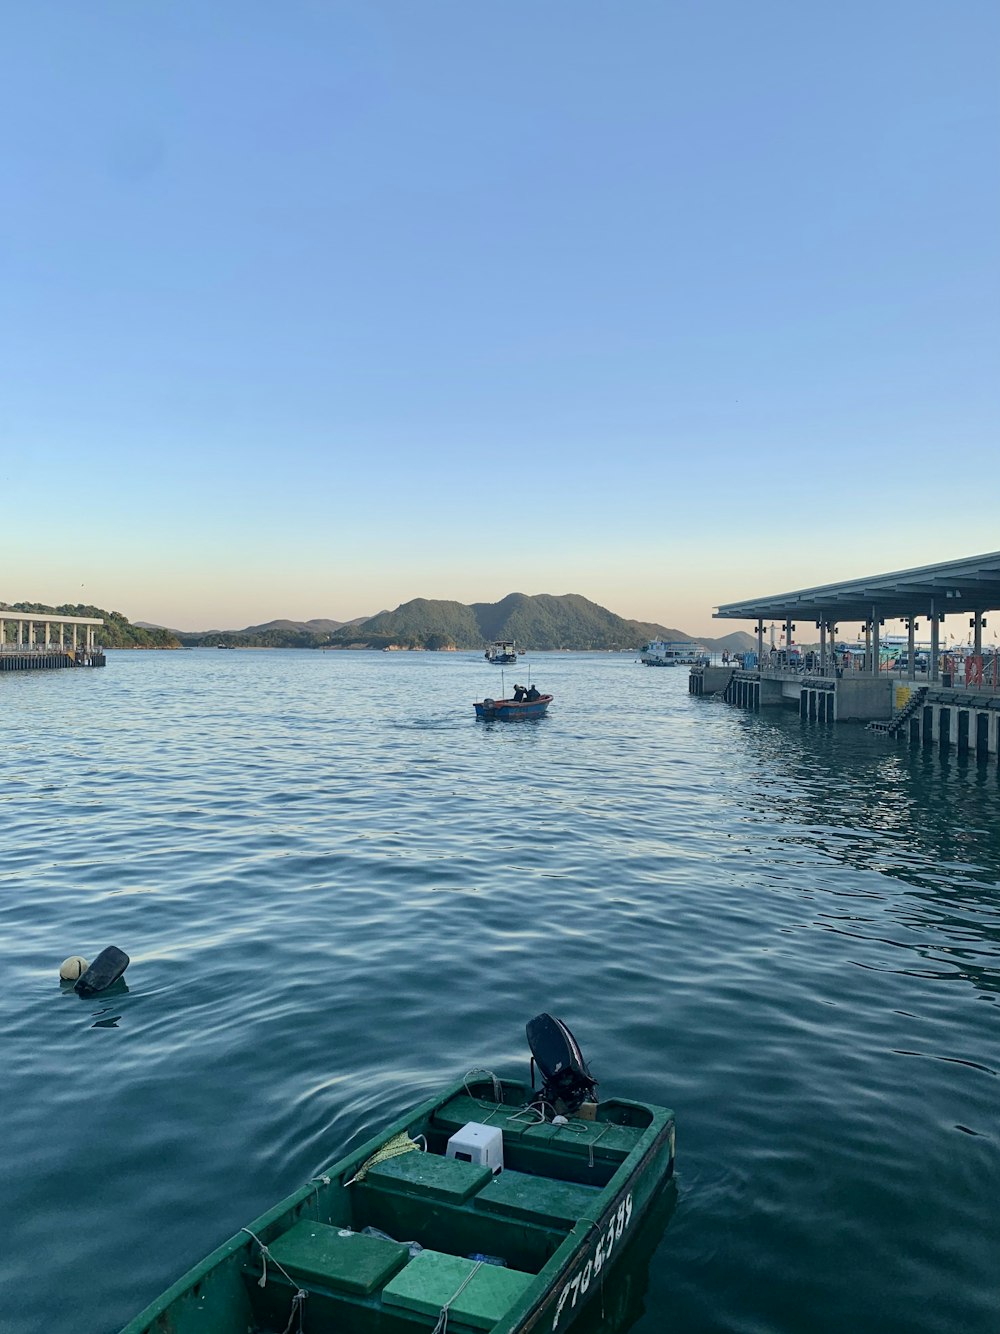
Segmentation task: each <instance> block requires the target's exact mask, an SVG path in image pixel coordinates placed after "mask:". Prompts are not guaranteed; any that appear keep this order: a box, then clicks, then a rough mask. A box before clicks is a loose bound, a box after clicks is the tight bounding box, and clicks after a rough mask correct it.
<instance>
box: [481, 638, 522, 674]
mask: <svg viewBox="0 0 1000 1334" xmlns="http://www.w3.org/2000/svg"><path fill="white" fill-rule="evenodd" d="M520 652H521V653H523V652H524V649H521V650H520ZM517 655H518V649H517V646H516V645H515V643H514V640H513V639H494V641H493V643H492V644H491V645H490V646H489V648H488V649H487V650H486V652H485V653H484V654H483V657H484V658H485V659H486V661H487V662H492V663H495V664H496V666H498V667H509V666H510V664H511V663H512V662H517Z"/></svg>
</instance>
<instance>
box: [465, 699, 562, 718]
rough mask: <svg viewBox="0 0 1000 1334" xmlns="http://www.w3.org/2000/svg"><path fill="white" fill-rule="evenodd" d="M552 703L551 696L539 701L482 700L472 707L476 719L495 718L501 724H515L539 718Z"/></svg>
mask: <svg viewBox="0 0 1000 1334" xmlns="http://www.w3.org/2000/svg"><path fill="white" fill-rule="evenodd" d="M551 703H552V696H551V695H542V696H541V697H540V698H539V699H533V700H520V701H518V700H514V699H484V700H479V701H477V702H476V703H475V704H474V705H473V707H474V708H475V710H476V717H477V718H495V719H497V720H499V721H500V722H502V723H511V722H517V721H518V720H519V719H521V718H540V717H541V716H542V714H543V713H544V712H545V710H546V709H547V708H548V707H549V705H550V704H551Z"/></svg>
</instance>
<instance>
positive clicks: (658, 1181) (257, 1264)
mask: <svg viewBox="0 0 1000 1334" xmlns="http://www.w3.org/2000/svg"><path fill="white" fill-rule="evenodd" d="M497 1084H499V1086H500V1095H499V1101H498V1100H497V1096H496V1084H495V1085H493V1087H492V1088H491V1085H490V1083H489V1081H486V1082H484V1083H478V1082H473V1084H472V1086H471V1088H470V1085H469V1083H468V1081H467V1080H462V1081H459V1082H456V1083H455V1084H453V1085H451V1086H450V1087H449V1088H447V1089H445V1090H443V1091H442V1092H441V1093H439V1094H438V1095H437V1097H436V1098H434V1099H431V1100H429V1101H428V1102H426V1103H424V1104H422V1105H421V1106H420V1107H417V1108H414V1109H413V1110H412V1111H411V1112H409V1113H408V1114H407V1115H406V1116H405V1117H401V1118H399V1119H398V1120H397V1121H396V1122H395V1123H393V1124H392V1125H390V1126H387V1127H385V1128H384V1129H383V1130H382V1131H381V1132H380V1134H379V1135H378V1136H376V1137H374V1138H373V1139H371V1140H369V1141H368V1142H367V1143H365V1144H363V1145H361V1146H360V1147H359V1148H357V1149H355V1150H354V1151H352V1152H351V1153H350V1154H349V1155H347V1156H346V1157H344V1158H342V1159H340V1160H339V1161H338V1162H336V1163H335V1164H334V1165H333V1166H332V1167H329V1168H327V1169H326V1170H325V1171H324V1172H323V1173H322V1174H321V1175H320V1176H318V1177H315V1178H313V1180H312V1181H311V1182H310V1183H308V1184H307V1185H306V1186H304V1187H302V1188H301V1189H300V1190H298V1191H296V1192H295V1194H293V1195H291V1196H289V1197H288V1198H287V1199H285V1200H284V1201H282V1202H281V1203H280V1204H278V1205H277V1206H276V1207H275V1208H273V1209H272V1210H270V1211H269V1212H268V1213H265V1214H263V1215H262V1216H261V1217H260V1218H258V1219H256V1220H255V1221H254V1222H253V1223H251V1224H250V1225H249V1227H248V1228H246V1229H242V1230H241V1231H240V1232H239V1233H237V1234H236V1235H235V1236H234V1237H232V1238H231V1239H230V1240H229V1241H228V1242H226V1243H225V1244H224V1245H223V1246H220V1247H219V1248H218V1249H217V1250H216V1251H214V1252H213V1253H212V1254H211V1255H209V1256H207V1257H206V1258H205V1259H204V1260H203V1261H202V1262H201V1263H200V1264H198V1265H196V1266H195V1268H194V1269H192V1270H191V1271H190V1272H189V1273H188V1274H186V1275H185V1276H184V1277H183V1278H182V1279H180V1280H179V1281H178V1282H177V1283H175V1284H174V1285H173V1286H172V1287H170V1288H168V1289H167V1291H166V1292H164V1293H163V1294H162V1296H161V1297H160V1298H158V1299H157V1300H156V1301H154V1302H153V1303H152V1304H151V1305H150V1306H148V1307H147V1308H146V1310H145V1311H143V1312H142V1313H141V1314H140V1315H139V1316H137V1317H136V1318H135V1319H134V1320H133V1321H131V1322H130V1323H129V1324H128V1325H126V1326H125V1328H124V1329H123V1330H122V1331H121V1334H208V1331H211V1334H248V1331H249V1330H251V1329H255V1330H270V1331H273V1334H277V1332H278V1331H280V1330H282V1329H284V1328H285V1325H286V1323H288V1319H289V1313H290V1310H292V1309H293V1308H292V1305H291V1304H292V1301H293V1299H294V1297H295V1293H296V1289H297V1287H298V1285H299V1280H298V1279H295V1276H294V1275H292V1276H289V1275H287V1274H285V1273H283V1272H278V1267H276V1265H275V1264H269V1265H267V1266H263V1267H262V1264H261V1252H260V1244H261V1243H263V1244H264V1245H266V1246H268V1247H270V1246H272V1245H274V1243H275V1241H276V1240H278V1239H280V1238H281V1237H282V1235H283V1234H286V1233H287V1232H288V1230H289V1229H290V1228H294V1227H295V1225H296V1224H301V1223H302V1222H303V1220H306V1221H308V1222H309V1224H310V1225H315V1224H319V1225H324V1224H325V1225H327V1226H328V1227H329V1226H332V1227H333V1228H344V1227H345V1226H346V1227H349V1228H350V1227H355V1228H356V1227H357V1226H359V1225H360V1224H359V1223H358V1221H357V1218H356V1216H355V1214H354V1213H352V1210H356V1209H360V1211H361V1218H362V1220H364V1219H365V1218H368V1219H369V1221H370V1219H371V1216H372V1215H371V1209H372V1204H371V1201H372V1199H375V1198H378V1199H381V1200H382V1202H383V1205H385V1204H386V1203H388V1205H389V1206H391V1207H395V1208H398V1209H400V1210H401V1211H406V1210H409V1211H410V1214H409V1217H406V1215H405V1212H401V1213H400V1214H399V1215H398V1216H397V1217H396V1218H395V1220H394V1221H395V1222H396V1223H397V1224H398V1226H399V1228H400V1229H402V1230H397V1231H396V1232H395V1235H397V1236H407V1237H412V1236H414V1235H418V1236H419V1235H420V1233H421V1228H422V1227H423V1228H426V1229H429V1230H431V1231H432V1235H431V1236H428V1235H424V1237H423V1241H424V1244H427V1243H429V1242H431V1241H433V1239H434V1236H439V1237H440V1236H444V1235H445V1234H446V1233H447V1232H448V1231H449V1230H450V1231H451V1233H452V1235H453V1238H454V1242H455V1245H456V1246H457V1247H458V1251H457V1252H456V1251H455V1250H454V1249H453V1248H452V1247H451V1246H448V1247H446V1249H449V1250H452V1253H460V1252H461V1251H464V1250H469V1249H476V1250H479V1249H480V1248H481V1246H482V1248H483V1249H485V1250H490V1246H489V1245H488V1244H486V1245H484V1244H483V1243H491V1242H494V1241H495V1242H496V1243H497V1245H496V1247H495V1248H493V1249H492V1251H491V1253H493V1254H504V1253H505V1252H504V1250H502V1249H500V1246H501V1244H502V1243H503V1242H505V1243H508V1244H509V1247H510V1249H508V1250H507V1251H506V1253H507V1254H508V1255H509V1256H511V1257H512V1261H511V1263H512V1265H513V1268H514V1269H515V1270H517V1269H521V1270H523V1269H524V1268H526V1266H525V1265H524V1264H519V1263H518V1248H519V1247H520V1248H522V1249H523V1248H524V1247H527V1246H529V1245H534V1244H536V1243H534V1242H531V1240H530V1239H531V1236H532V1235H535V1236H537V1237H550V1238H553V1239H554V1241H553V1243H552V1244H553V1246H554V1249H553V1250H552V1253H551V1255H550V1256H549V1258H548V1259H547V1260H545V1262H544V1263H538V1264H536V1265H535V1266H534V1267H533V1269H532V1270H531V1271H530V1272H531V1278H530V1281H527V1282H526V1283H525V1286H524V1287H523V1289H522V1293H521V1295H520V1296H519V1297H518V1299H517V1300H516V1301H515V1302H514V1304H513V1305H511V1306H510V1307H509V1308H508V1309H507V1310H506V1311H504V1312H503V1313H502V1314H501V1315H500V1316H499V1318H498V1319H497V1320H496V1322H495V1323H494V1324H493V1326H492V1329H491V1331H490V1334H541V1332H542V1331H544V1332H545V1334H550V1332H551V1334H561V1332H562V1331H564V1330H568V1329H571V1328H572V1326H573V1324H574V1322H575V1321H576V1319H577V1318H578V1317H579V1315H580V1314H581V1312H583V1311H584V1310H586V1308H587V1307H588V1305H589V1304H590V1303H591V1301H592V1300H593V1298H594V1297H595V1295H596V1294H597V1293H598V1292H601V1291H603V1288H604V1283H605V1280H606V1279H607V1277H608V1275H609V1274H610V1272H611V1270H612V1268H613V1267H614V1266H616V1265H617V1264H618V1262H619V1260H620V1259H621V1257H622V1256H623V1254H624V1253H625V1252H626V1248H627V1245H628V1243H629V1242H630V1241H631V1240H632V1239H633V1238H634V1237H635V1236H636V1235H637V1233H638V1232H639V1228H640V1225H641V1223H642V1221H643V1219H644V1218H645V1216H646V1214H647V1213H648V1211H649V1210H650V1208H651V1206H652V1205H653V1204H654V1203H655V1202H656V1201H657V1199H658V1198H660V1195H661V1189H662V1187H663V1186H664V1185H665V1184H666V1183H667V1182H668V1181H669V1180H670V1179H671V1178H672V1176H673V1162H674V1118H673V1113H672V1112H670V1111H669V1109H667V1108H663V1107H652V1106H650V1105H648V1104H644V1103H636V1102H629V1101H626V1100H621V1099H612V1100H611V1101H610V1102H607V1103H602V1104H601V1106H600V1109H599V1111H598V1115H597V1119H596V1120H594V1121H591V1122H589V1123H588V1122H587V1121H580V1120H576V1121H573V1122H571V1123H570V1125H568V1126H566V1127H563V1126H556V1125H555V1124H553V1123H551V1122H546V1121H537V1122H533V1121H531V1120H530V1119H529V1120H527V1121H526V1120H525V1119H524V1112H525V1105H526V1104H527V1103H528V1102H530V1101H531V1100H532V1099H534V1098H536V1097H537V1096H538V1095H537V1094H535V1093H534V1092H533V1091H532V1090H531V1089H530V1088H529V1087H528V1086H527V1085H524V1084H520V1083H517V1082H516V1081H511V1080H502V1081H497ZM473 1115H474V1116H475V1118H476V1119H477V1120H478V1121H480V1122H482V1123H485V1124H487V1125H491V1126H492V1127H494V1128H499V1129H501V1130H502V1132H503V1134H504V1143H505V1156H506V1155H507V1154H509V1155H510V1159H511V1162H510V1165H509V1168H510V1171H511V1172H512V1173H513V1174H514V1179H515V1181H517V1182H531V1181H534V1180H536V1177H535V1176H534V1175H533V1174H534V1173H536V1172H537V1173H539V1174H540V1175H541V1177H542V1179H543V1180H544V1179H548V1180H549V1181H550V1183H558V1182H560V1181H562V1182H574V1181H575V1182H578V1183H579V1184H578V1185H577V1186H576V1187H575V1188H574V1187H572V1186H570V1187H569V1189H570V1190H571V1191H572V1190H573V1189H575V1190H576V1191H577V1192H580V1191H581V1189H582V1190H583V1193H584V1195H585V1196H586V1198H587V1200H588V1204H587V1206H586V1207H585V1208H583V1209H581V1210H579V1211H577V1212H574V1213H573V1215H571V1218H569V1219H567V1220H566V1223H565V1224H564V1225H560V1223H559V1219H560V1217H561V1216H562V1217H565V1215H564V1214H563V1215H561V1214H560V1207H562V1208H563V1209H564V1208H565V1203H564V1202H563V1203H562V1204H561V1205H560V1200H559V1197H558V1193H557V1194H556V1195H555V1196H551V1197H549V1199H550V1200H551V1201H552V1204H551V1206H550V1205H549V1204H547V1203H546V1200H545V1197H544V1189H543V1196H542V1197H541V1198H540V1200H539V1201H538V1203H537V1204H536V1203H534V1202H532V1203H530V1204H529V1205H528V1207H527V1209H525V1206H524V1204H523V1201H521V1200H520V1198H518V1199H517V1200H515V1201H514V1203H513V1206H512V1205H511V1201H510V1199H509V1198H507V1199H506V1200H505V1198H504V1192H503V1191H502V1190H501V1188H500V1185H499V1183H500V1182H501V1180H504V1181H506V1180H507V1170H506V1169H505V1171H504V1173H502V1174H501V1177H500V1178H496V1179H489V1177H488V1173H487V1179H488V1180H489V1185H488V1186H487V1187H485V1188H483V1189H486V1190H489V1191H490V1192H491V1193H492V1191H494V1190H496V1191H497V1192H498V1196H499V1198H498V1201H497V1203H496V1204H494V1206H493V1207H492V1209H490V1208H487V1209H482V1208H481V1207H480V1206H479V1204H478V1202H477V1201H476V1199H475V1198H472V1199H471V1200H468V1201H455V1200H452V1202H451V1203H450V1204H448V1203H445V1202H443V1201H444V1197H443V1196H438V1197H437V1198H436V1199H435V1200H433V1201H431V1200H425V1201H424V1203H423V1205H422V1206H421V1208H422V1209H423V1214H422V1215H421V1214H420V1212H419V1211H418V1212H417V1213H414V1212H413V1210H414V1209H416V1207H417V1206H416V1204H415V1202H414V1199H413V1198H412V1197H410V1198H407V1197H406V1196H405V1195H401V1194H399V1190H400V1187H399V1185H398V1183H397V1184H395V1185H390V1188H389V1189H388V1190H386V1187H385V1184H384V1183H383V1186H382V1187H381V1188H380V1187H379V1185H378V1184H377V1183H376V1185H375V1186H374V1187H372V1186H370V1185H368V1184H366V1185H364V1186H361V1187H359V1186H356V1185H354V1184H353V1183H354V1181H355V1179H356V1178H357V1176H358V1175H359V1168H362V1170H364V1168H365V1167H366V1166H367V1164H368V1162H369V1160H370V1159H371V1156H372V1155H373V1154H376V1153H377V1151H379V1150H381V1149H382V1148H383V1147H384V1146H385V1145H386V1143H387V1142H388V1140H389V1139H390V1138H391V1137H392V1136H394V1135H397V1134H399V1133H401V1132H406V1133H407V1134H408V1135H409V1136H414V1135H417V1134H423V1135H424V1136H425V1137H426V1138H428V1139H429V1140H431V1141H432V1142H435V1144H436V1153H435V1154H432V1155H431V1158H432V1159H434V1158H436V1159H437V1161H439V1162H440V1161H441V1160H440V1154H441V1152H442V1149H441V1146H442V1145H443V1143H444V1139H445V1138H446V1137H447V1136H448V1135H450V1134H452V1133H454V1129H455V1127H456V1126H457V1125H460V1124H463V1123H466V1122H467V1121H468V1120H470V1119H472V1118H473ZM508 1136H509V1137H510V1138H509V1140H508ZM407 1156H408V1155H407ZM417 1159H418V1160H419V1161H420V1162H421V1164H422V1163H423V1162H424V1161H427V1162H428V1166H429V1165H430V1160H424V1159H423V1158H422V1156H421V1155H417ZM420 1170H421V1171H423V1170H424V1168H423V1166H421V1169H420ZM463 1170H464V1169H463ZM481 1170H485V1169H481ZM523 1173H528V1175H527V1176H524V1175H521V1174H523ZM494 1180H495V1181H496V1183H498V1184H496V1185H494ZM591 1183H592V1184H591ZM358 1190H361V1191H362V1192H363V1195H364V1196H365V1199H364V1202H361V1203H358V1199H357V1196H356V1195H354V1194H353V1192H357V1191H358ZM380 1190H381V1192H383V1193H380ZM557 1192H558V1187H557ZM507 1194H508V1196H509V1192H508V1193H507ZM511 1207H513V1209H514V1213H513V1216H511V1215H510V1214H509V1212H508V1211H509V1209H510V1208H511ZM421 1217H422V1218H423V1222H420V1221H419V1220H420V1218H421ZM572 1219H575V1221H571V1220H572ZM388 1221H389V1220H388V1219H382V1220H381V1221H380V1222H379V1223H378V1225H379V1226H382V1227H385V1225H386V1223H387V1222H388ZM442 1229H443V1231H442ZM473 1230H475V1232H473ZM339 1235H341V1236H344V1235H345V1234H344V1233H340V1234H339ZM346 1235H349V1234H346ZM560 1235H562V1240H561V1241H559V1236H560ZM462 1242H464V1243H465V1244H464V1245H462ZM556 1243H557V1244H556ZM541 1259H542V1257H541V1256H540V1257H539V1260H540V1261H541ZM262 1268H263V1272H264V1275H265V1276H266V1283H264V1284H262V1283H261V1277H262ZM524 1277H525V1278H526V1279H527V1275H524ZM293 1279H295V1281H292V1280H293ZM306 1286H310V1285H309V1284H307V1285H306ZM305 1320H306V1323H305V1328H306V1329H307V1330H308V1331H309V1334H335V1331H339V1330H340V1329H342V1328H345V1329H346V1328H350V1329H351V1330H359V1331H369V1330H370V1331H372V1334H411V1332H412V1331H413V1330H414V1329H416V1328H418V1327H422V1326H415V1325H414V1324H413V1323H412V1317H409V1316H405V1315H403V1313H401V1312H400V1311H399V1310H398V1309H395V1308H390V1307H389V1306H387V1305H385V1304H384V1303H383V1302H382V1300H381V1298H380V1297H379V1295H378V1293H377V1292H376V1293H375V1294H374V1295H373V1296H371V1297H359V1296H357V1295H355V1296H354V1297H353V1298H344V1297H343V1296H337V1295H336V1294H335V1293H332V1292H331V1291H330V1290H329V1288H326V1290H324V1287H323V1285H322V1283H321V1284H320V1286H319V1287H318V1288H313V1289H312V1290H311V1291H310V1292H309V1295H308V1300H307V1301H306V1304H305ZM345 1321H346V1323H345ZM430 1323H433V1320H431V1322H430ZM430 1323H428V1325H427V1328H428V1329H429V1328H430ZM456 1323H460V1322H459V1321H458V1320H457V1318H456Z"/></svg>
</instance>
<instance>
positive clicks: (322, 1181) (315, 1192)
mask: <svg viewBox="0 0 1000 1334" xmlns="http://www.w3.org/2000/svg"><path fill="white" fill-rule="evenodd" d="M332 1180H333V1178H332V1177H328V1176H325V1175H324V1176H318V1177H310V1178H309V1184H310V1185H311V1186H312V1202H313V1204H315V1206H316V1214H317V1216H318V1215H319V1188H320V1186H329V1185H330V1183H331V1182H332Z"/></svg>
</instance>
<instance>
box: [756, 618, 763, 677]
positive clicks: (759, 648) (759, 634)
mask: <svg viewBox="0 0 1000 1334" xmlns="http://www.w3.org/2000/svg"><path fill="white" fill-rule="evenodd" d="M763 661H764V622H763V621H762V620H758V621H757V666H758V667H759V666H760V665H761V664H762V663H763Z"/></svg>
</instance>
